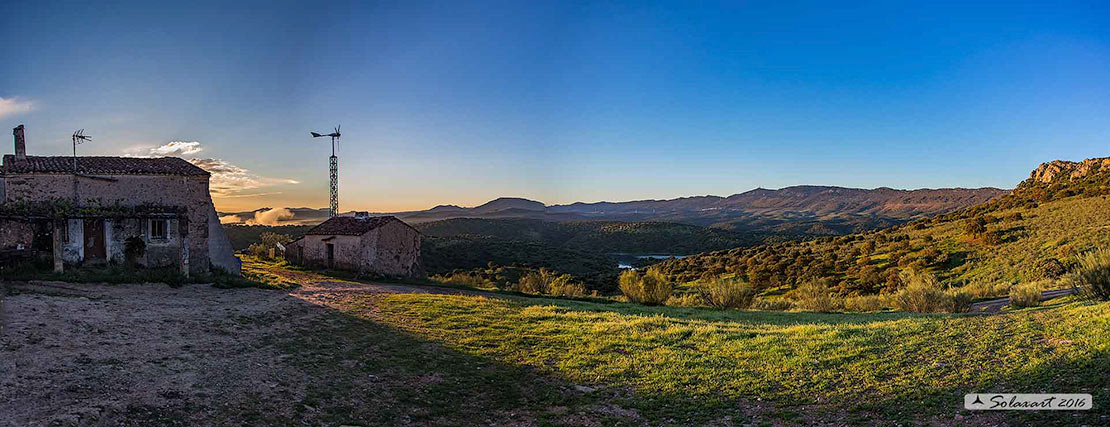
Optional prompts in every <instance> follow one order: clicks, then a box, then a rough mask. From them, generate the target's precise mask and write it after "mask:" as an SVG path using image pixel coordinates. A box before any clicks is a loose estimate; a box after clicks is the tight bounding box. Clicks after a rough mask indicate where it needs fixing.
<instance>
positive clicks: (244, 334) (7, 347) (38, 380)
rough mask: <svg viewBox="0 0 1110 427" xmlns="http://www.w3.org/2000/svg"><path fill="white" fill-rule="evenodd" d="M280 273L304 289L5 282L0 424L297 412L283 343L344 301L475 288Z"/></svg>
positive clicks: (0, 315)
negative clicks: (232, 405) (262, 407)
mask: <svg viewBox="0 0 1110 427" xmlns="http://www.w3.org/2000/svg"><path fill="white" fill-rule="evenodd" d="M280 274H283V275H288V276H289V277H287V278H288V279H290V280H292V281H296V282H298V283H300V284H301V287H300V288H297V289H294V290H291V291H288V292H280V291H273V290H264V289H216V288H213V287H211V286H209V285H199V284H196V285H186V286H182V287H179V288H171V287H169V286H166V285H163V284H131V285H105V284H76V283H60V282H31V283H7V284H6V285H7V286H8V287H9V289H10V291H11V293H13V295H9V296H7V297H6V298H4V299H3V300H2V304H3V305H2V307H0V326H2V330H0V425H87V424H98V423H103V424H110V425H119V424H120V420H125V419H126V420H136V419H137V420H145V421H146V422H147V423H154V424H163V423H164V422H165V421H170V420H164V419H160V418H157V417H158V415H157V414H161V413H164V411H165V410H166V408H171V409H173V408H178V409H179V410H180V413H184V414H189V416H190V417H193V418H194V419H191V420H190V419H185V420H174V421H175V422H181V423H184V424H192V423H200V424H208V423H210V422H211V420H212V419H213V414H219V413H221V412H223V411H227V410H228V409H227V408H226V405H228V404H229V403H228V398H227V397H228V396H234V397H235V398H236V399H240V398H243V396H245V395H248V393H249V396H251V399H257V400H258V401H260V402H267V404H268V405H272V408H274V409H272V410H276V411H282V410H286V411H289V410H292V409H291V407H292V406H294V405H292V404H290V405H285V406H283V405H282V404H281V402H296V401H298V399H300V398H301V397H302V396H301V394H302V393H303V387H301V386H298V385H297V384H298V383H297V381H298V380H297V379H298V378H300V377H303V373H302V372H298V371H297V370H296V369H293V368H291V367H290V365H289V364H288V363H285V362H286V360H285V359H286V358H287V357H288V355H287V354H286V353H284V352H283V351H282V350H281V349H279V348H275V345H273V344H272V341H273V339H274V337H281V336H283V335H286V334H289V333H291V332H293V330H294V328H297V327H299V326H301V325H306V324H311V323H313V322H329V321H331V320H329V319H331V318H330V317H327V314H329V313H331V314H334V313H335V312H336V310H330V309H329V308H328V307H336V306H338V305H339V304H340V302H341V301H342V299H343V298H344V296H345V295H351V294H364V293H411V292H426V293H448V294H459V293H466V292H464V291H459V290H452V289H445V288H437V287H425V286H410V285H396V284H370V283H360V282H353V281H346V280H340V279H333V278H328V277H325V276H321V275H317V274H313V273H306V272H298V271H290V270H283V271H281V272H280ZM333 317H334V316H333ZM306 380H309V379H305V378H301V379H300V381H302V382H303V381H306ZM282 415H288V416H289V417H291V418H295V416H296V414H294V413H292V412H290V413H288V414H282ZM152 417H153V418H152ZM216 418H218V417H216ZM137 424H143V422H139V423H137ZM310 424H311V422H310Z"/></svg>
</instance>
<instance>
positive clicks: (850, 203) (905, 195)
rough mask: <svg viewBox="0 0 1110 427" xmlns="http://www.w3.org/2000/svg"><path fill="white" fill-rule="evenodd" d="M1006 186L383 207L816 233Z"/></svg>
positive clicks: (284, 219) (938, 207)
mask: <svg viewBox="0 0 1110 427" xmlns="http://www.w3.org/2000/svg"><path fill="white" fill-rule="evenodd" d="M1007 193H1008V191H1006V190H1000V189H997V188H977V189H964V188H945V189H920V190H896V189H891V188H876V189H858V188H843V187H827V186H810V185H806V186H795V187H786V188H782V189H779V190H768V189H762V188H758V189H755V190H751V191H747V192H744V193H739V194H734V195H732V196H728V197H720V196H695V197H682V198H677V199H669V200H639V201H629V202H597V203H583V202H578V203H572V204H569V205H551V206H547V205H544V204H543V203H541V202H537V201H534V200H528V199H522V198H513V197H503V198H499V199H495V200H491V201H489V202H487V203H485V204H482V205H480V206H476V207H472V208H466V207H459V206H454V205H440V206H436V207H434V208H432V209H428V210H423V211H408V212H393V213H387V214H388V215H394V216H397V217H398V218H401V219H403V220H404V221H406V222H408V223H410V224H415V223H424V222H433V221H439V220H445V219H454V218H483V219H533V220H542V221H548V222H581V221H618V222H670V223H678V224H687V225H696V226H702V227H713V228H719V229H723V230H728V231H734V232H744V233H757V234H764V235H792V236H821V235H842V234H848V233H852V232H857V231H864V230H870V229H876V228H884V227H889V226H891V225H895V224H900V223H904V222H907V221H910V220H913V219H916V218H921V217H926V216H932V215H937V214H943V213H948V212H953V211H956V210H958V209H961V208H965V207H968V206H972V205H976V204H980V203H983V202H987V201H990V200H994V199H996V198H999V197H1001V196H1003V195H1005V194H1007ZM383 215H384V214H383ZM221 218H222V219H226V220H225V222H227V223H235V222H244V223H251V224H268V225H284V224H311V223H315V222H320V221H323V220H324V219H326V218H327V211H326V210H322V209H321V210H314V209H307V208H295V209H289V210H288V212H286V211H281V210H274V209H262V210H256V211H250V212H238V213H233V212H229V213H222V214H221ZM271 219H272V220H271ZM672 252H673V251H672Z"/></svg>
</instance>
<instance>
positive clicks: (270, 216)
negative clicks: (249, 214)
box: [247, 208, 293, 225]
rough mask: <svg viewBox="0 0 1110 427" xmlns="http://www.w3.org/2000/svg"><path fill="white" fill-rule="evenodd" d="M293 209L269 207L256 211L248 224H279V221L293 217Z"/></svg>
mask: <svg viewBox="0 0 1110 427" xmlns="http://www.w3.org/2000/svg"><path fill="white" fill-rule="evenodd" d="M292 218H293V211H291V210H289V209H286V208H279V209H267V210H264V211H258V212H255V213H254V219H248V220H247V224H248V225H277V224H278V222H279V221H281V220H286V219H292Z"/></svg>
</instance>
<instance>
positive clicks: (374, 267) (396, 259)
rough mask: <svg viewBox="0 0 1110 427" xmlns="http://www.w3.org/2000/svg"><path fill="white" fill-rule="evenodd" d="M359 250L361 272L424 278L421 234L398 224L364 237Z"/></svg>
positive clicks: (381, 228)
mask: <svg viewBox="0 0 1110 427" xmlns="http://www.w3.org/2000/svg"><path fill="white" fill-rule="evenodd" d="M362 247H363V249H364V251H363V254H362V261H363V262H362V265H363V267H362V268H363V269H364V270H369V271H373V272H375V273H380V274H385V275H390V276H403V277H413V276H419V275H422V274H423V268H422V266H421V263H420V233H418V232H417V231H416V230H413V229H412V227H409V226H408V225H405V224H403V223H401V222H400V221H391V222H389V223H386V224H383V225H382V226H381V227H378V228H375V229H373V230H370V232H369V233H366V234H364V235H363V236H362Z"/></svg>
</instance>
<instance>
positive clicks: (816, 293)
mask: <svg viewBox="0 0 1110 427" xmlns="http://www.w3.org/2000/svg"><path fill="white" fill-rule="evenodd" d="M791 296H792V297H793V300H794V306H795V307H797V308H800V309H802V310H805V311H835V310H837V309H838V308H839V304H837V300H836V298H834V297H833V295H832V291H830V290H829V288H828V287H826V286H825V285H822V284H820V283H817V282H807V283H805V284H803V285H801V286H799V287H798V288H797V289H795V290H794V292H792V295H791Z"/></svg>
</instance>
